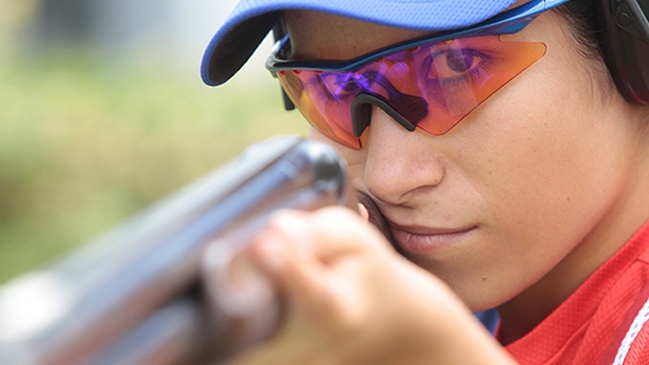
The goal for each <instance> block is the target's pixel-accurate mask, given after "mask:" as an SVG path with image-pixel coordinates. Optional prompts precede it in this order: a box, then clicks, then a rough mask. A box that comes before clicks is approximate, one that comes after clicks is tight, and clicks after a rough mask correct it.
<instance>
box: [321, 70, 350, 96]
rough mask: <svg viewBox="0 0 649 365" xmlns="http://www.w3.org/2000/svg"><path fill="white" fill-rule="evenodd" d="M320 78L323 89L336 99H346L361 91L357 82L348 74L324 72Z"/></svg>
mask: <svg viewBox="0 0 649 365" xmlns="http://www.w3.org/2000/svg"><path fill="white" fill-rule="evenodd" d="M318 78H319V79H320V82H321V83H322V85H323V87H325V88H326V89H327V91H328V92H329V93H330V94H331V95H332V96H334V97H336V98H344V97H346V96H348V95H351V94H354V93H355V92H356V91H358V90H359V86H358V84H357V82H356V80H355V79H354V78H353V77H351V76H350V75H348V74H339V73H330V72H323V73H322V74H320V76H319V77H318Z"/></svg>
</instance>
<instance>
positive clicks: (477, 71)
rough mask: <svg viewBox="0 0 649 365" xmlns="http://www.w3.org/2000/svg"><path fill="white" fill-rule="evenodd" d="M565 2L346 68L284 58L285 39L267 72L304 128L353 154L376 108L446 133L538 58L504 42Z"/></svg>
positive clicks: (540, 3) (536, 45)
mask: <svg viewBox="0 0 649 365" xmlns="http://www.w3.org/2000/svg"><path fill="white" fill-rule="evenodd" d="M567 1H568V0H532V1H530V2H528V3H526V4H524V5H521V6H519V7H517V8H514V9H511V10H509V11H506V12H503V13H501V14H499V15H497V16H495V17H493V18H491V19H489V20H487V21H485V22H483V23H480V24H478V25H476V26H472V27H469V28H465V29H460V30H455V31H450V32H445V33H437V34H434V35H433V36H429V37H425V38H418V39H415V40H411V41H408V42H404V43H399V44H396V45H393V46H390V47H386V48H383V49H380V50H378V51H375V52H372V53H370V54H366V55H364V56H361V57H358V58H355V59H352V60H349V61H342V62H341V61H321V62H320V61H319V62H313V61H309V62H301V61H294V60H290V59H288V57H289V56H290V54H291V44H290V38H289V36H288V35H287V36H285V37H284V38H282V39H281V40H279V41H278V42H277V43H276V45H275V47H274V48H273V52H272V54H271V56H270V57H269V59H268V61H267V63H266V67H267V68H268V70H269V71H270V72H271V74H272V75H273V76H274V77H277V78H278V79H279V81H280V83H281V85H282V87H283V88H284V90H285V92H286V93H287V95H288V96H289V98H290V99H291V100H292V101H293V103H294V104H295V106H296V107H297V108H298V109H299V110H300V112H301V113H302V114H303V115H304V116H305V118H306V119H307V121H309V123H310V124H311V125H312V126H313V127H314V128H315V129H316V130H317V131H318V132H320V133H322V134H323V135H325V136H327V137H328V138H330V139H332V140H334V141H336V142H338V143H340V144H342V145H344V146H347V147H350V148H353V149H360V148H361V147H362V146H363V141H362V138H361V136H362V135H363V132H364V131H365V130H366V128H367V127H368V126H369V122H370V116H371V109H372V106H373V105H376V106H378V107H380V108H381V109H383V110H384V111H385V112H386V113H387V114H388V115H390V116H391V117H392V118H393V119H394V120H396V121H397V122H398V123H400V124H401V125H402V126H403V127H405V128H406V129H407V130H409V131H414V130H415V128H419V129H421V130H423V131H425V132H427V133H429V134H431V135H434V136H439V135H443V134H445V133H447V132H448V131H449V130H451V128H453V127H454V126H455V125H457V124H458V123H459V122H460V121H462V119H464V117H466V116H467V115H468V114H469V113H470V112H471V111H472V110H474V109H475V108H476V107H477V106H478V105H480V104H481V103H482V102H484V101H485V100H486V99H487V98H488V97H489V96H491V95H492V94H494V93H495V92H496V91H498V90H499V89H500V88H502V87H503V86H504V85H505V84H507V83H508V82H509V81H511V80H512V79H513V78H515V77H516V76H517V75H519V74H520V73H521V72H523V70H525V69H526V68H528V67H530V66H531V65H532V64H534V63H535V62H536V61H538V60H539V59H541V57H543V55H544V54H545V52H546V46H545V44H543V43H540V42H509V41H503V40H502V39H501V35H503V34H513V33H516V32H519V31H521V30H522V29H523V28H525V27H526V26H527V25H528V24H530V23H531V22H532V20H534V19H535V18H536V17H537V16H538V15H539V14H541V13H542V12H544V11H546V10H549V9H551V8H554V7H556V6H558V5H560V4H563V3H565V2H567Z"/></svg>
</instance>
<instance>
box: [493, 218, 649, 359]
mask: <svg viewBox="0 0 649 365" xmlns="http://www.w3.org/2000/svg"><path fill="white" fill-rule="evenodd" d="M648 299H649V223H645V225H644V226H643V227H642V228H641V229H640V230H639V231H638V232H637V233H636V234H635V235H634V236H633V237H632V238H631V239H630V240H629V241H628V242H627V243H626V244H625V245H624V246H623V247H622V248H621V249H620V250H619V251H618V252H617V253H615V255H613V256H612V257H611V258H610V259H608V260H607V261H606V262H605V263H604V264H603V265H602V266H601V267H600V268H598V269H597V270H596V271H595V272H594V273H593V274H592V275H591V276H590V277H589V278H588V279H587V280H586V281H585V282H584V283H583V284H582V285H581V286H580V287H579V288H578V289H577V290H576V291H575V292H574V293H573V294H572V295H571V296H570V297H568V299H566V301H565V302H564V303H562V304H561V306H559V307H558V308H557V309H556V310H555V311H554V312H552V314H550V315H549V316H548V317H547V318H546V319H545V320H543V322H541V323H540V324H539V325H538V326H537V327H536V328H535V329H534V330H532V331H531V332H530V333H528V334H527V335H525V336H524V337H523V338H521V339H519V340H518V341H516V342H514V343H512V344H510V345H508V346H506V347H505V349H506V350H507V351H508V352H509V353H510V354H511V355H512V356H513V357H514V358H515V359H516V360H517V361H518V362H519V363H520V364H522V365H533V364H544V365H546V364H547V365H550V364H575V365H600V364H601V365H605V364H606V365H608V364H620V365H622V364H624V365H649V322H648V323H647V324H646V325H645V324H644V321H646V320H647V319H649V304H648V303H649V302H648ZM643 307H644V308H643ZM634 321H635V324H634V325H633V326H632V324H633V323H634ZM623 342H624V343H626V344H630V347H629V346H626V348H628V351H625V347H624V346H622V343H623ZM616 357H617V358H618V359H617V362H615V361H616Z"/></svg>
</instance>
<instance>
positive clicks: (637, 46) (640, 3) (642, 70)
mask: <svg viewBox="0 0 649 365" xmlns="http://www.w3.org/2000/svg"><path fill="white" fill-rule="evenodd" d="M596 6H597V7H598V8H597V9H596V14H597V17H598V18H597V21H598V22H599V24H597V25H598V29H601V30H602V31H601V33H599V40H600V45H601V47H602V51H603V54H604V59H605V61H606V64H607V66H608V69H609V71H610V72H611V75H612V76H613V80H614V81H615V85H616V86H617V88H618V90H619V91H620V93H621V94H622V95H623V96H624V97H625V98H626V99H627V100H629V101H632V102H636V103H639V104H644V105H649V0H598V2H597V4H596Z"/></svg>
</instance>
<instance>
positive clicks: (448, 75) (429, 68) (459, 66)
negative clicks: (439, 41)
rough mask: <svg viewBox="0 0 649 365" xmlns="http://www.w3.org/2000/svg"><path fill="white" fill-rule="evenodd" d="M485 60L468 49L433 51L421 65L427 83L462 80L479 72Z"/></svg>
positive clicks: (477, 53)
mask: <svg viewBox="0 0 649 365" xmlns="http://www.w3.org/2000/svg"><path fill="white" fill-rule="evenodd" d="M484 60H485V58H484V57H483V56H482V54H481V53H479V52H477V51H475V50H472V49H469V48H459V47H458V48H452V49H446V50H433V51H432V52H431V54H430V55H429V56H428V57H426V59H425V60H424V62H423V64H422V67H423V69H422V71H423V74H425V75H426V79H427V80H428V81H433V82H444V81H449V80H462V79H466V78H469V77H471V75H472V73H474V72H476V71H479V70H480V68H481V67H482V63H483V61H484Z"/></svg>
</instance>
